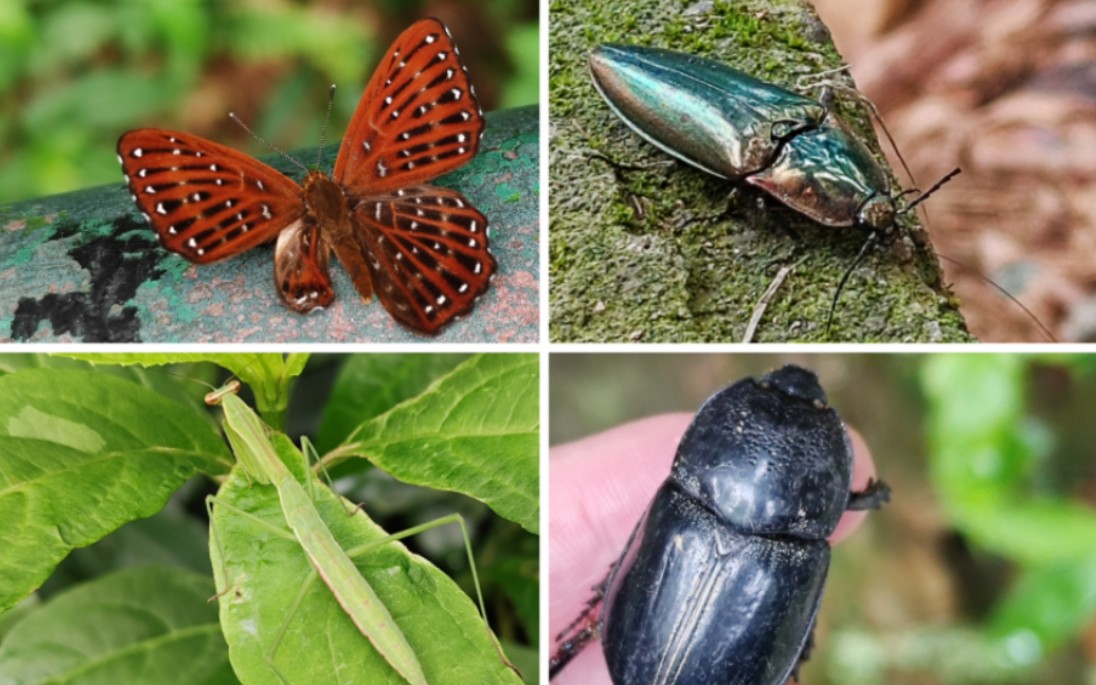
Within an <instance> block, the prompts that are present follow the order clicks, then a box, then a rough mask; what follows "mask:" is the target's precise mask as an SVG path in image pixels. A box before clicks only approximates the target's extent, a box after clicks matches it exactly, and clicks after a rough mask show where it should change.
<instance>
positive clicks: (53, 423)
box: [0, 369, 232, 611]
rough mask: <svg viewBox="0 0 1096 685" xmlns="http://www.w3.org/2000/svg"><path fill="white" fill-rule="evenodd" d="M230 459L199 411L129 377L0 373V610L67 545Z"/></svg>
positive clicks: (155, 505)
mask: <svg viewBox="0 0 1096 685" xmlns="http://www.w3.org/2000/svg"><path fill="white" fill-rule="evenodd" d="M231 464H232V458H231V455H230V454H229V453H228V450H227V448H226V446H225V444H224V442H223V441H222V440H221V439H220V437H219V436H218V435H217V434H215V433H214V432H213V431H212V430H211V428H210V424H209V422H208V419H207V418H206V416H205V415H204V413H202V412H199V411H197V410H196V411H193V412H190V411H186V410H185V409H183V408H181V407H180V405H179V404H178V403H176V402H173V401H171V400H168V399H165V398H163V397H160V396H159V395H157V394H155V393H153V392H151V391H149V390H147V389H145V388H143V387H141V386H139V385H136V384H134V383H130V382H128V381H125V380H121V379H118V378H114V377H112V376H109V375H106V374H102V373H95V372H88V371H79V370H73V369H30V370H27V371H20V372H18V373H13V374H9V375H6V376H3V377H0V521H4V522H5V525H4V526H2V527H0V548H2V549H4V552H5V553H4V554H3V555H2V556H0V611H2V610H4V609H6V608H8V607H10V606H12V605H13V604H15V603H16V602H17V601H19V600H20V599H22V598H23V597H25V596H26V595H27V594H29V593H30V592H32V591H34V590H35V589H36V588H37V587H38V586H39V585H41V584H42V582H44V581H45V579H46V578H47V577H48V576H49V574H50V573H51V572H52V570H53V569H54V567H56V565H57V563H58V562H60V561H61V559H63V558H64V557H65V555H67V554H68V553H69V552H70V551H71V550H72V549H73V548H76V547H85V546H87V545H89V544H91V543H93V542H95V541H96V540H99V539H100V538H102V537H103V536H105V535H106V534H107V533H110V532H111V531H113V530H115V529H116V528H118V527H119V526H121V525H122V524H124V523H126V522H128V521H132V520H134V519H138V518H145V517H148V516H151V515H153V514H155V513H156V512H157V511H159V510H160V509H161V508H163V506H164V504H165V503H166V502H167V500H168V497H170V496H171V494H172V493H173V492H174V491H175V490H176V489H177V488H178V487H179V486H181V485H182V484H183V483H184V482H185V481H186V480H187V479H189V478H190V477H192V476H194V475H195V474H197V473H200V472H204V473H208V474H222V473H225V472H226V471H227V470H228V468H229V467H230V466H231Z"/></svg>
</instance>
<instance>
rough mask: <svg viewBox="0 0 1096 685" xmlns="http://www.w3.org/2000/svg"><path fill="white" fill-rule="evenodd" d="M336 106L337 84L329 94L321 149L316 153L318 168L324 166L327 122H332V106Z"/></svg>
mask: <svg viewBox="0 0 1096 685" xmlns="http://www.w3.org/2000/svg"><path fill="white" fill-rule="evenodd" d="M333 104H335V84H334V83H332V84H331V90H330V91H328V94H327V114H325V115H324V117H323V128H322V129H320V149H319V150H317V151H316V168H317V169H318V168H319V167H320V165H321V164H323V146H324V143H326V142H327V122H329V121H331V106H332V105H333Z"/></svg>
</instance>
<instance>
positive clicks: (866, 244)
mask: <svg viewBox="0 0 1096 685" xmlns="http://www.w3.org/2000/svg"><path fill="white" fill-rule="evenodd" d="M878 235H879V232H878V231H872V232H871V233H869V234H868V239H867V240H865V241H864V244H863V245H861V246H860V252H858V253H856V258H855V259H853V260H852V265H850V266H849V268H848V269H846V270H845V275H844V276H842V277H841V282H840V283H838V284H837V292H835V293H834V294H833V302H831V303H830V315H829V316H828V317H827V318H826V335H829V333H830V326H831V325H832V324H833V313H834V312H835V311H836V310H837V301H838V300H839V299H841V291H842V290H844V289H845V284H846V283H848V282H849V276H852V272H853V271H855V270H856V267H858V266H860V263H861V262H862V261H864V255H866V254H867V253H868V248H869V247H871V244H872V243H874V242H875V240H876V238H877V237H878Z"/></svg>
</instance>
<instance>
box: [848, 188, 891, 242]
mask: <svg viewBox="0 0 1096 685" xmlns="http://www.w3.org/2000/svg"><path fill="white" fill-rule="evenodd" d="M897 214H898V209H897V207H895V205H894V198H893V197H891V196H890V195H887V194H882V193H880V194H877V195H872V196H871V197H869V198H868V199H867V200H865V201H864V204H862V205H860V209H859V210H857V212H856V223H857V225H858V226H863V227H864V228H867V229H869V230H872V231H882V232H884V233H886V232H887V231H889V230H890V229H891V228H893V227H894V217H895V216H897Z"/></svg>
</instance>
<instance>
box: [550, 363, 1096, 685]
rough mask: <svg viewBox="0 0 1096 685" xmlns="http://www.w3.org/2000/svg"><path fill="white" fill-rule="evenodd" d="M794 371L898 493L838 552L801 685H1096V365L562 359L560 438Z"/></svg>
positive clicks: (553, 429)
mask: <svg viewBox="0 0 1096 685" xmlns="http://www.w3.org/2000/svg"><path fill="white" fill-rule="evenodd" d="M785 363H796V364H799V365H801V366H805V367H807V368H810V369H812V370H814V371H815V372H816V373H817V374H818V375H819V377H820V379H821V383H822V387H823V388H824V389H825V390H826V392H827V394H828V395H829V399H830V402H831V404H832V405H833V406H834V407H835V408H836V409H837V410H838V412H840V414H841V415H842V417H843V418H844V420H845V421H846V422H847V423H848V424H849V425H852V426H854V427H855V428H856V429H857V430H859V431H860V432H861V433H862V434H863V435H864V437H865V439H866V440H867V442H868V445H869V446H870V447H871V450H872V453H873V455H874V457H875V461H876V464H877V466H878V471H879V475H880V477H882V478H883V479H885V480H886V481H887V482H888V483H889V484H890V485H891V486H892V488H893V490H894V499H893V501H892V502H891V503H890V504H889V505H888V506H887V507H885V508H884V509H883V510H882V511H881V512H878V513H873V514H871V515H870V516H869V517H868V521H867V523H866V525H865V526H864V527H863V528H862V529H861V530H859V531H858V532H857V533H856V535H854V536H852V537H851V538H850V539H849V540H847V541H845V542H843V543H842V544H841V545H840V546H838V548H837V549H836V551H835V554H834V558H833V563H832V566H831V569H830V576H829V581H828V587H827V589H826V594H825V598H824V600H823V604H822V613H821V615H820V618H819V627H818V631H817V634H816V642H815V651H814V653H813V654H812V657H811V660H810V662H809V663H808V664H807V666H806V667H805V668H804V669H803V670H802V678H801V681H800V682H803V683H809V684H810V685H824V684H830V685H883V684H884V683H886V684H888V685H935V684H946V685H959V684H971V685H973V684H975V683H978V684H982V683H985V684H997V683H1056V684H1057V683H1063V684H1064V683H1069V684H1078V685H1093V684H1094V683H1096V420H1094V419H1096V355H1053V356H1050V355H1046V356H1039V355H997V354H956V355H944V354H932V355H900V354H886V355H870V354H813V355H812V354H799V355H762V354H739V355H727V354H722V355H704V354H689V355H674V354H643V355H633V354H614V355H596V354H553V355H552V357H551V360H550V373H549V379H550V380H549V388H550V405H549V406H550V410H549V412H550V414H549V419H550V420H549V426H550V434H549V435H550V441H551V443H552V444H558V443H561V442H564V441H568V440H572V439H575V438H578V437H581V436H584V435H588V434H590V433H594V432H597V431H600V430H602V429H605V428H608V427H611V426H614V425H617V424H619V423H622V422H625V421H628V420H631V419H636V418H640V417H643V416H648V415H651V414H656V413H660V412H666V411H687V412H695V411H696V409H697V408H698V407H699V406H700V404H701V403H702V402H703V401H704V400H705V399H706V398H707V397H708V396H709V395H711V394H712V393H714V392H715V391H717V390H719V389H720V388H721V387H723V386H724V385H726V384H729V383H731V382H734V381H736V380H738V379H740V378H742V377H745V376H757V375H759V374H762V373H765V372H766V371H769V370H771V369H773V368H775V367H778V366H781V365H783V364H785Z"/></svg>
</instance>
